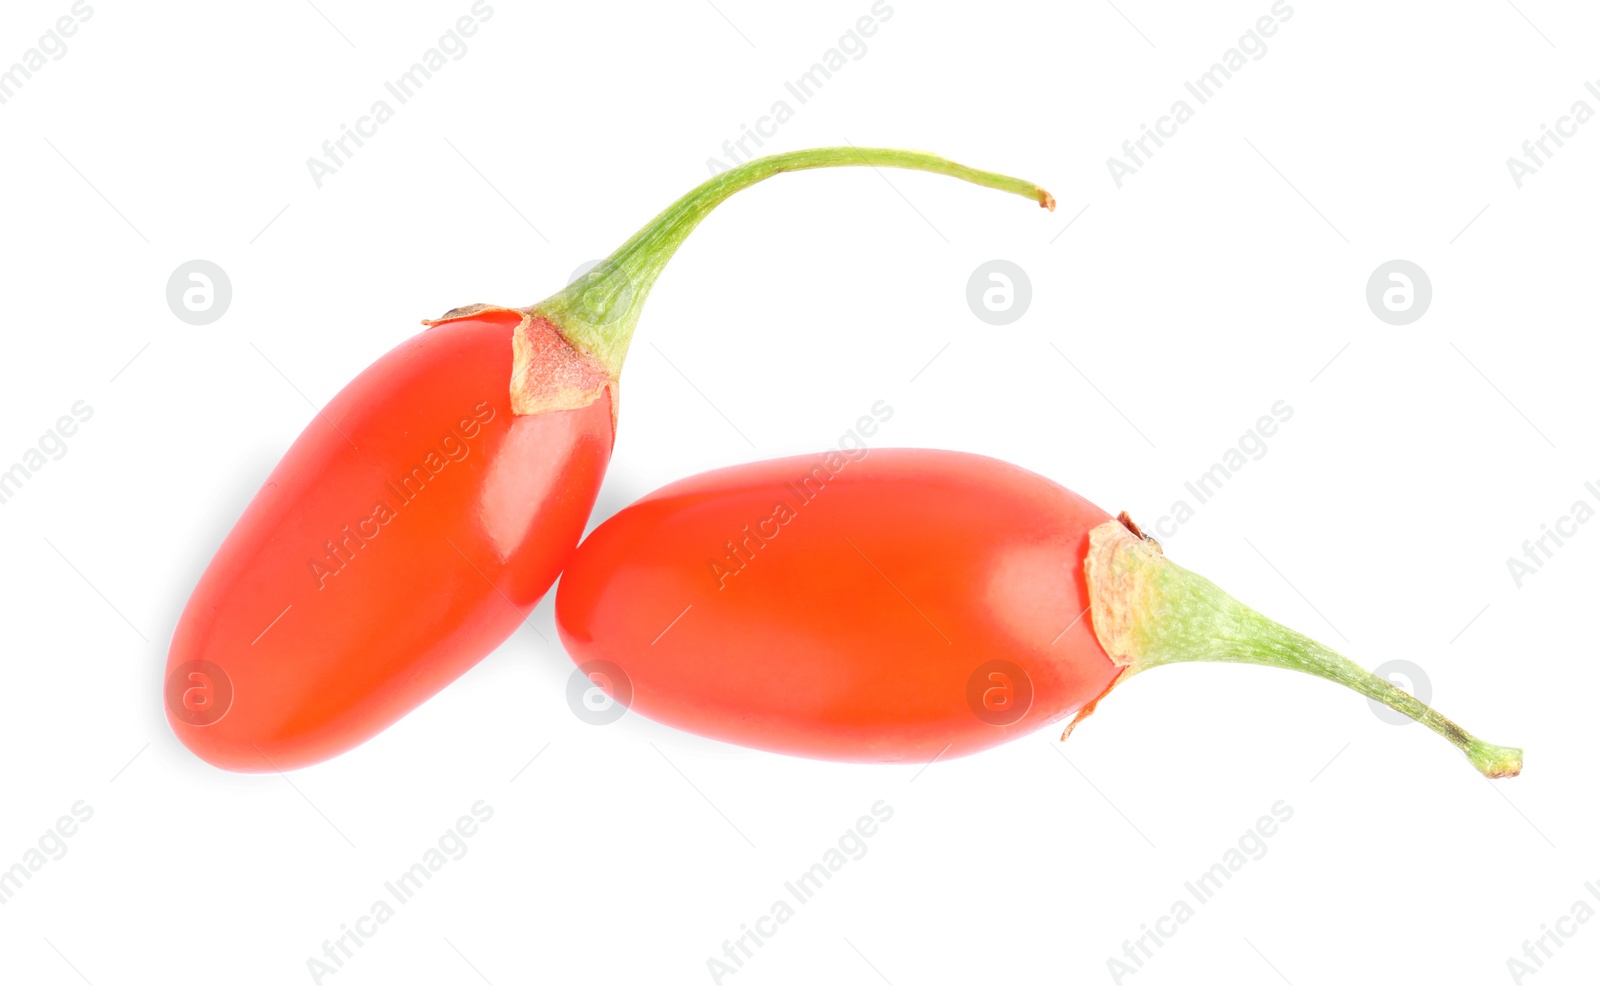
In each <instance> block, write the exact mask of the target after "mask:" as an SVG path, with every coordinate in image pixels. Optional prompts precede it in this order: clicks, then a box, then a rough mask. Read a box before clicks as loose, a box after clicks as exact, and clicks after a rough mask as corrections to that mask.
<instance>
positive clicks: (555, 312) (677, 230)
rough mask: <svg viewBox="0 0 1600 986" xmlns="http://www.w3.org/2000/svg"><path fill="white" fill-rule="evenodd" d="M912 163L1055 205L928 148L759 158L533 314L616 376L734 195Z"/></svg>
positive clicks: (1022, 184) (691, 199)
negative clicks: (807, 175)
mask: <svg viewBox="0 0 1600 986" xmlns="http://www.w3.org/2000/svg"><path fill="white" fill-rule="evenodd" d="M859 166H865V167H872V168H908V169H911V170H914V171H929V172H933V173H934V174H940V175H948V176H950V177H952V178H959V179H961V180H962V181H968V182H971V183H973V184H974V185H982V186H984V187H985V188H994V189H999V190H1000V191H1002V192H1011V193H1013V194H1015V195H1021V196H1025V197H1027V198H1029V199H1032V200H1033V201H1035V202H1038V203H1039V204H1040V205H1042V206H1044V207H1045V208H1047V209H1054V208H1055V199H1054V198H1053V197H1051V195H1050V193H1049V192H1047V191H1045V190H1044V189H1042V188H1040V187H1039V186H1037V185H1035V184H1033V183H1032V182H1028V181H1023V180H1021V179H1019V178H1011V177H1008V176H1006V175H1001V174H996V173H995V172H992V171H979V170H978V169H976V168H969V167H967V166H965V165H961V164H956V163H955V162H954V161H947V160H945V159H944V158H942V157H938V156H937V155H933V154H928V153H925V152H922V151H904V150H895V149H892V148H882V147H818V148H813V149H811V150H805V151H792V152H790V153H787V154H774V155H771V156H770V157H763V158H757V159H755V160H754V161H748V162H746V163H744V164H741V165H739V166H738V167H736V168H731V169H729V170H727V171H724V172H722V173H720V174H718V175H716V176H714V177H712V178H710V179H709V180H707V181H706V182H705V183H703V184H701V185H700V186H699V187H697V188H695V189H694V190H693V191H691V192H689V193H688V194H687V195H685V196H683V198H681V199H679V200H678V201H676V202H674V203H673V204H672V205H670V206H668V207H667V209H666V210H665V211H664V212H662V213H661V214H660V215H659V216H656V217H655V218H654V219H652V220H651V221H650V222H649V223H647V224H646V225H645V227H644V228H643V229H641V230H639V232H637V233H635V234H633V237H632V238H631V239H629V240H628V242H626V243H624V244H622V246H620V247H618V248H617V250H616V252H615V253H613V254H611V256H609V257H607V258H606V259H605V260H602V261H601V262H600V263H599V264H597V265H596V266H595V267H594V268H593V269H592V270H590V271H589V272H588V273H586V274H584V275H583V276H582V277H580V278H578V279H577V280H575V281H573V282H572V283H571V284H569V285H567V287H566V288H564V289H563V290H561V291H559V292H557V293H556V294H554V295H552V296H550V297H549V298H546V299H545V300H544V301H541V302H539V303H538V304H536V305H534V306H533V308H532V312H533V313H534V314H535V315H542V316H544V317H545V318H548V319H549V320H550V321H551V322H553V323H554V324H555V325H557V326H558V327H559V328H560V329H561V331H562V333H563V334H564V335H565V336H566V338H567V341H568V342H570V343H572V344H573V345H574V346H577V347H578V348H579V349H582V350H584V351H586V352H588V353H590V354H591V355H593V356H594V357H595V358H597V359H598V360H599V361H600V362H601V363H602V364H603V365H604V366H605V367H606V369H607V370H608V371H609V372H610V373H611V375H612V376H613V377H614V376H616V375H617V374H618V373H619V372H620V371H621V369H622V361H623V358H624V357H625V356H626V355H627V351H628V344H629V342H630V341H632V338H633V330H634V327H635V326H636V325H637V324H638V321H639V311H640V309H641V308H642V307H643V305H644V300H645V297H646V296H647V295H648V294H649V293H650V288H651V287H652V286H653V285H654V284H655V281H656V278H657V277H658V276H660V274H661V270H662V268H664V267H666V265H667V261H669V260H671V259H672V255H673V254H674V253H675V252H677V249H678V247H679V246H681V245H682V244H683V241H684V240H685V239H686V238H687V237H688V235H689V233H690V232H692V231H693V230H694V228H695V227H696V226H698V225H699V224H700V221H701V220H702V219H704V218H705V217H706V216H707V215H709V214H710V212H711V210H713V209H715V208H716V207H717V206H718V205H720V204H721V203H722V202H723V201H725V200H726V199H727V198H728V197H729V196H730V195H733V194H734V193H735V192H738V191H741V190H743V189H746V188H749V187H750V186H751V185H754V184H756V183H757V182H761V181H765V180H766V179H768V178H771V177H772V176H773V175H778V174H782V173H783V172H785V171H805V170H808V169H810V168H846V167H859Z"/></svg>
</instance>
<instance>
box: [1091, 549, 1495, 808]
mask: <svg viewBox="0 0 1600 986" xmlns="http://www.w3.org/2000/svg"><path fill="white" fill-rule="evenodd" d="M1089 544H1090V547H1089V554H1088V557H1087V559H1086V561H1085V568H1086V574H1087V576H1088V580H1089V592H1090V599H1091V608H1092V618H1093V620H1094V630H1095V634H1096V636H1097V637H1099V639H1100V643H1101V645H1102V646H1103V647H1104V648H1105V651H1106V653H1107V654H1109V655H1110V656H1111V659H1112V660H1113V661H1114V662H1116V663H1117V664H1121V665H1124V666H1126V668H1127V670H1126V671H1125V672H1123V674H1122V675H1121V676H1120V677H1119V678H1118V681H1121V680H1123V679H1125V678H1126V677H1127V676H1128V675H1131V674H1136V673H1138V672H1140V671H1144V670H1146V669H1148V668H1154V667H1159V666H1161V665H1163V664H1177V663H1180V662H1185V661H1222V662H1228V663H1235V664H1262V665H1267V666H1269V667H1275V668H1288V669H1290V670H1292V671H1301V672H1304V673H1306V674H1314V675H1316V676H1317V677H1319V678H1326V679H1327V680H1329V681H1334V682H1338V683H1339V684H1341V685H1344V686H1345V687H1346V688H1351V689H1354V690H1355V691H1358V692H1360V693H1361V694H1363V695H1365V696H1367V697H1368V698H1371V699H1374V700H1376V701H1379V702H1382V703H1383V704H1384V705H1387V706H1388V707H1389V708H1391V709H1394V710H1395V711H1397V712H1400V713H1402V714H1404V715H1406V716H1409V717H1411V718H1412V719H1415V720H1416V721H1417V722H1420V723H1422V724H1423V725H1424V726H1427V727H1428V728H1429V729H1431V730H1433V731H1434V732H1436V733H1438V734H1439V735H1440V736H1443V737H1444V738H1445V739H1447V740H1449V741H1450V742H1451V743H1452V744H1454V745H1455V746H1456V747H1457V748H1458V749H1460V750H1461V752H1463V753H1465V754H1466V755H1467V759H1468V760H1470V761H1472V765H1473V766H1474V767H1476V768H1478V770H1479V771H1481V772H1482V773H1483V774H1484V776H1486V777H1512V776H1515V775H1516V774H1517V773H1519V772H1520V771H1521V770H1522V751H1521V750H1519V749H1516V748H1513V747H1505V746H1495V745H1494V744H1492V743H1485V742H1484V741H1483V740H1480V739H1478V738H1477V737H1475V736H1473V735H1472V734H1471V733H1469V732H1467V731H1466V730H1465V729H1462V728H1461V727H1460V726H1458V725H1456V724H1455V723H1453V722H1451V721H1450V720H1449V719H1447V718H1445V717H1444V716H1442V715H1440V714H1439V713H1437V712H1435V711H1434V710H1433V709H1431V708H1429V707H1428V706H1427V705H1425V704H1423V703H1422V702H1421V701H1419V700H1418V699H1417V698H1416V697H1415V696H1413V695H1410V694H1408V693H1406V692H1405V691H1403V690H1402V689H1400V688H1397V687H1395V686H1394V685H1393V684H1391V683H1390V682H1388V681H1385V680H1384V679H1382V678H1379V677H1378V676H1377V675H1375V674H1373V673H1371V672H1370V671H1367V670H1366V669H1365V668H1362V667H1361V666H1359V665H1357V664H1356V663H1355V662H1353V661H1351V660H1350V659H1348V658H1346V657H1344V656H1343V655H1341V654H1338V653H1336V652H1334V651H1333V650H1330V649H1329V648H1327V647H1324V646H1323V645H1322V644H1319V643H1317V642H1316V641H1315V640H1312V639H1311V638H1309V637H1307V636H1304V635H1303V634H1300V633H1296V632H1295V631H1293V630H1291V629H1289V628H1288V627H1286V626H1283V625H1281V624H1279V623H1276V622H1274V621H1272V620H1269V619H1267V618H1266V617H1265V616H1262V615H1261V614H1260V613H1257V612H1256V611H1255V610H1253V609H1251V608H1250V607H1248V606H1246V605H1245V604H1243V603H1241V602H1239V601H1238V600H1237V599H1234V598H1233V597H1232V596H1230V595H1228V594H1227V593H1226V592H1223V591H1222V590H1221V589H1219V588H1218V587H1217V586H1216V584H1215V583H1213V582H1211V581H1210V580H1209V579H1206V578H1204V577H1202V576H1199V575H1196V574H1195V573H1193V572H1191V571H1189V570H1188V569H1185V568H1182V567H1181V566H1178V565H1175V564H1173V563H1172V562H1170V561H1168V560H1167V559H1166V558H1165V556H1163V555H1162V553H1161V549H1160V547H1159V546H1158V545H1156V543H1155V542H1154V541H1151V540H1149V539H1146V538H1143V537H1142V536H1136V535H1135V534H1134V533H1133V532H1132V531H1130V530H1129V528H1128V526H1126V525H1125V523H1123V522H1120V521H1110V522H1107V523H1105V524H1102V525H1100V526H1099V527H1096V528H1095V529H1094V530H1093V531H1091V532H1090V535H1089Z"/></svg>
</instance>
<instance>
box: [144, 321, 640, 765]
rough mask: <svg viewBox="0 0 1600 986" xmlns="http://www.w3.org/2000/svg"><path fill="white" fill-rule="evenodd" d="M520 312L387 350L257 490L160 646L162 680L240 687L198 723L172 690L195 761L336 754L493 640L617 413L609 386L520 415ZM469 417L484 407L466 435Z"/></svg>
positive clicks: (559, 527)
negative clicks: (516, 361) (591, 396)
mask: <svg viewBox="0 0 1600 986" xmlns="http://www.w3.org/2000/svg"><path fill="white" fill-rule="evenodd" d="M517 321H518V320H517V318H516V316H514V315H512V314H510V313H506V312H499V313H495V314H485V315H482V316H478V317H474V318H469V319H462V320H458V321H453V322H446V323H443V324H440V325H437V326H434V327H433V328H430V329H428V330H427V331H424V332H422V333H421V334H419V335H417V336H415V337H413V338H411V339H409V340H407V341H406V342H404V343H402V344H401V345H399V346H398V347H396V348H395V349H394V350H392V351H391V352H389V353H388V354H387V355H385V356H384V357H382V358H381V359H379V360H378V361H377V362H376V363H374V364H372V366H370V367H368V368H367V369H366V370H365V371H364V372H363V373H362V374H361V375H360V376H358V377H356V379H355V380H353V381H352V382H351V383H350V384H349V385H348V386H346V387H345V388H344V389H343V390H342V391H340V392H339V394H338V396H336V397H334V398H333V400H332V401H330V402H329V403H328V405H327V407H326V408H324V409H323V411H322V412H321V413H320V414H319V415H318V416H317V417H316V418H315V419H313V420H312V422H311V423H310V424H309V425H308V426H307V427H306V430H305V431H304V432H303V433H302V434H301V435H300V437H299V438H298V439H296V440H295V442H294V444H293V445H292V446H291V447H290V448H289V451H288V452H287V453H286V454H285V455H284V457H283V460H282V461H281V462H279V463H278V466H277V468H275V469H274V470H273V471H272V474H271V475H270V476H269V477H268V478H267V481H266V483H265V484H264V485H263V486H262V488H261V490H260V491H259V492H257V493H256V495H255V497H254V499H252V500H251V501H250V504H249V506H248V507H246V509H245V512H244V514H243V516H241V517H240V518H239V520H238V522H237V523H236V524H235V525H234V528H233V530H232V531H231V532H230V533H229V534H228V536H227V539H226V540H225V541H224V542H223V544H222V547H221V548H220V549H218V551H217V554H216V557H215V558H214V559H212V561H211V564H210V566H209V567H208V568H207V569H206V571H205V574H204V575H203V576H202V577H201V579H200V583H199V585H198V586H197V587H196V588H195V590H194V594H193V595H192V596H191V597H190V599H189V603H188V605H187V606H186V607H185V609H184V612H183V615H182V617H181V618H180V619H179V621H178V625H177V629H176V631H175V632H174V634H173V639H172V647H171V651H170V653H169V656H168V663H167V676H168V680H169V683H170V681H171V679H172V678H173V676H174V674H175V673H176V672H178V671H179V670H180V669H181V668H183V667H184V666H185V665H186V664H187V662H191V661H196V660H204V661H210V662H212V663H214V664H215V665H217V666H219V667H221V668H222V669H223V672H224V673H225V675H226V677H227V679H228V681H229V682H231V685H232V691H233V700H232V704H231V706H230V707H228V709H227V711H226V713H225V714H224V715H223V716H222V718H221V719H219V720H217V721H215V722H211V723H209V724H206V725H194V724H191V723H189V722H186V721H183V720H182V718H181V717H180V716H178V715H175V714H174V705H173V695H174V694H175V692H174V691H173V690H172V688H171V687H170V685H169V690H168V692H167V702H166V703H165V704H166V706H167V719H168V722H170V723H171V724H172V728H173V731H174V732H176V733H177V735H178V738H179V739H181V740H182V741H183V743H184V744H185V745H186V746H188V747H189V748H190V749H191V750H193V751H194V752H195V753H196V754H198V755H199V756H200V757H202V758H203V759H205V760H207V761H209V762H211V763H213V764H215V765H217V766H219V767H225V768H227V769H230V770H241V771H267V770H286V769H289V768H292V767H301V766H305V765H307V764H312V763H316V762H318V761H320V760H324V759H326V758H328V757H331V756H334V755H336V754H338V753H341V752H343V751H345V750H348V749H349V748H351V747H353V746H355V745H357V744H359V743H361V742H363V741H365V740H367V739H368V738H370V737H372V736H373V735H375V734H376V733H378V732H379V731H381V730H383V729H384V728H385V727H387V726H389V725H390V724H392V723H393V722H394V721H395V720H397V719H399V718H400V717H401V716H403V715H405V714H406V713H407V712H409V711H411V710H412V709H413V708H415V707H416V706H417V705H419V704H420V703H421V702H423V701H424V700H426V699H427V698H428V697H429V696H431V695H433V694H434V693H435V692H437V691H438V690H439V689H441V688H443V687H444V686H445V685H447V684H449V683H450V682H451V681H453V680H455V678H457V677H458V676H460V675H461V674H462V673H463V672H465V671H466V670H467V669H468V668H470V667H471V666H472V665H473V664H475V663H477V661H479V660H480V659H481V658H483V657H484V656H485V655H487V654H488V653H489V652H490V651H492V650H493V649H494V648H495V647H497V646H498V645H499V644H500V643H501V642H503V641H504V640H505V639H506V637H508V636H509V635H510V634H511V633H512V631H514V630H515V629H516V628H517V627H518V625H520V624H521V622H522V621H523V619H524V618H526V616H527V615H528V613H529V611H530V610H532V609H533V607H534V605H535V604H536V603H538V601H539V599H540V598H541V597H542V596H543V595H544V593H545V591H546V590H548V589H549V587H550V584H551V583H552V582H553V581H554V580H555V577H556V575H557V574H558V573H559V572H560V570H561V567H562V565H563V564H564V563H565V561H566V560H567V558H568V556H569V555H570V554H571V551H572V549H573V547H574V546H575V545H576V544H577V541H578V539H579V537H581V536H582V534H583V528H584V526H585V524H586V523H587V519H588V516H589V512H590V510H591V509H592V508H593V506H594V499H595V495H596V494H597V493H598V491H599V488H600V481H601V478H602V477H603V475H604V472H605V468H606V464H607V462H608V460H609V459H610V455H611V446H612V437H613V434H612V420H611V407H610V400H609V396H608V395H602V396H601V398H600V399H599V400H597V401H595V402H594V403H592V404H590V405H588V406H587V407H584V408H581V409H578V410H572V411H557V412H549V413H544V414H536V415H524V416H514V415H513V414H512V413H511V403H510V396H509V382H510V380H511V372H512V370H511V362H512V349H511V339H512V331H513V329H514V328H515V327H516V324H517ZM463 419H466V420H467V421H468V422H471V421H474V420H475V421H477V427H476V432H475V434H472V435H471V436H470V437H468V433H469V432H472V431H473V430H474V429H473V427H472V425H471V424H470V423H468V424H467V425H466V426H465V427H463V424H462V422H463ZM447 435H449V436H453V441H450V442H446V441H445V436H447ZM446 446H448V447H446ZM462 448H465V449H466V451H465V453H464V455H463V453H462V452H461V449H462ZM430 451H433V452H434V453H436V458H434V459H432V460H430V459H429V458H428V455H429V452H430ZM451 456H462V457H461V458H459V459H458V460H457V459H452V458H451ZM440 463H443V465H442V467H441V468H439V470H438V472H437V474H434V473H433V471H432V467H434V466H438V465H439V464H440ZM419 466H420V467H421V468H422V469H423V471H424V475H423V482H422V484H421V485H420V487H418V486H417V477H416V476H415V474H413V473H412V472H411V470H412V469H413V468H414V467H419ZM406 475H412V476H413V479H412V483H411V485H409V486H403V483H402V479H403V477H404V476H406ZM391 484H392V487H393V488H391ZM405 493H414V494H415V495H414V497H413V498H412V499H410V500H409V501H406V500H403V494H405ZM379 503H384V504H386V505H388V507H389V511H390V519H389V520H388V521H387V522H383V521H382V520H380V519H375V510H374V508H375V506H376V505H377V504H379ZM363 521H364V522H365V524H364V525H363V524H362V523H361V522H363ZM345 525H349V527H350V530H351V531H353V532H355V535H354V538H351V539H347V535H346V533H345V531H344V527H345ZM367 533H372V534H373V536H372V538H371V539H370V540H367V539H366V538H365V535H366V534H367ZM340 539H346V541H345V543H346V547H344V548H343V549H342V550H343V553H344V566H343V568H342V569H340V570H338V571H337V572H336V574H327V575H319V574H317V573H316V572H315V570H314V569H313V568H312V564H311V562H312V560H313V559H323V562H322V564H323V567H324V568H325V569H328V570H329V571H330V572H331V571H333V565H332V564H331V562H329V561H328V558H329V555H328V552H327V549H326V547H325V542H327V541H329V540H340ZM356 539H359V543H360V545H361V546H360V547H356V544H357V543H358V540H356ZM334 557H335V558H338V556H337V555H336V556H334ZM274 621H276V622H274ZM183 677H186V675H183V676H180V678H183ZM207 684H214V683H210V682H207V681H204V680H198V687H200V688H201V689H202V691H200V692H197V693H194V694H195V695H196V696H197V697H196V698H195V699H194V701H195V702H196V703H197V704H198V703H203V702H204V701H205V700H206V697H207V695H206V693H205V692H204V691H203V689H204V687H205V686H206V685H207ZM181 692H182V686H181V685H180V686H178V693H181ZM213 694H215V692H213ZM181 700H182V699H180V701H181ZM213 708H215V706H214V707H213Z"/></svg>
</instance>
